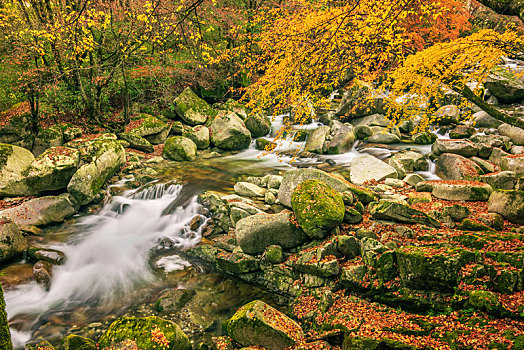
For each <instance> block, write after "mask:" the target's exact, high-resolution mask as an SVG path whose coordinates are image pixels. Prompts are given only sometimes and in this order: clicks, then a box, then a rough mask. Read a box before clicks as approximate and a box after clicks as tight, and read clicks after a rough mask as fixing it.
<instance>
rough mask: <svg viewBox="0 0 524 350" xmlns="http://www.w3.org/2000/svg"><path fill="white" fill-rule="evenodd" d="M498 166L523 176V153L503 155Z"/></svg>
mask: <svg viewBox="0 0 524 350" xmlns="http://www.w3.org/2000/svg"><path fill="white" fill-rule="evenodd" d="M500 167H501V168H502V170H508V171H512V172H514V173H515V174H516V175H517V177H521V176H524V154H514V155H508V156H503V157H502V159H501V161H500Z"/></svg>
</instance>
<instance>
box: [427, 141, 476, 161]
mask: <svg viewBox="0 0 524 350" xmlns="http://www.w3.org/2000/svg"><path fill="white" fill-rule="evenodd" d="M431 152H432V153H433V154H435V155H437V156H439V155H441V154H442V153H453V154H459V155H461V156H464V157H473V156H476V155H477V152H478V150H477V146H476V145H475V144H474V143H473V142H471V141H466V140H437V141H435V143H434V144H433V146H431Z"/></svg>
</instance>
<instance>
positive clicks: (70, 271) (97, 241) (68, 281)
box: [5, 184, 205, 347]
mask: <svg viewBox="0 0 524 350" xmlns="http://www.w3.org/2000/svg"><path fill="white" fill-rule="evenodd" d="M182 188H183V186H181V185H167V184H156V185H153V186H149V187H147V188H144V189H137V190H130V191H126V192H124V194H123V195H121V196H115V197H113V198H112V199H111V201H110V202H109V203H107V204H106V205H105V206H104V207H103V209H102V210H101V211H100V212H99V213H98V214H96V215H91V216H88V217H85V218H82V219H81V220H80V222H79V223H78V224H77V225H76V226H75V233H74V234H73V235H71V239H70V241H69V242H68V243H66V244H63V245H60V246H55V247H54V248H57V249H60V250H61V251H63V252H64V253H65V254H66V256H67V261H66V263H65V264H64V265H62V266H55V268H54V269H53V278H52V282H51V287H50V289H49V290H48V291H46V290H45V289H44V288H43V287H42V286H40V285H37V284H36V283H31V284H26V285H22V286H19V287H18V288H16V289H14V290H10V291H6V293H5V298H6V304H7V313H8V315H9V317H10V318H11V319H13V318H15V317H17V316H20V315H22V316H23V315H31V316H32V317H31V319H33V320H35V321H34V323H36V322H38V319H39V318H41V317H42V316H43V315H46V314H49V313H55V312H61V311H67V310H72V309H73V308H75V307H77V306H85V305H90V306H94V307H95V306H100V305H104V304H110V303H114V302H115V301H117V300H119V299H125V298H126V297H129V296H130V295H131V294H132V293H133V292H134V291H136V290H137V288H140V287H141V286H144V285H145V284H146V283H152V282H153V281H154V279H155V275H154V273H153V271H152V269H151V267H150V264H149V260H150V254H151V251H152V250H153V249H155V248H157V247H159V241H166V240H168V241H169V242H170V248H175V249H184V248H189V247H192V246H194V245H196V244H197V243H198V242H199V241H200V239H201V231H200V230H201V229H200V228H198V229H197V230H196V231H192V230H191V229H190V221H191V219H192V218H193V217H195V216H197V215H201V214H200V213H201V206H200V204H198V203H197V201H196V196H195V195H193V197H192V198H191V199H190V200H189V201H187V202H186V203H185V205H184V206H179V207H176V208H175V209H173V210H170V211H169V213H167V214H166V213H165V212H164V211H165V209H166V208H168V207H169V206H170V204H172V203H173V201H175V200H176V199H177V197H178V196H179V194H180V193H181V191H182ZM204 220H205V217H203V216H202V220H201V221H202V222H203V221H204ZM179 263H180V264H182V265H184V264H185V263H186V262H183V261H182V262H179ZM34 323H33V324H31V325H29V324H26V325H24V326H23V327H22V328H23V329H16V330H13V332H12V333H13V338H14V339H13V341H14V343H15V344H14V345H15V347H19V346H23V345H24V343H25V342H26V341H28V340H29V339H30V337H31V327H32V326H33V325H34ZM18 328H19V327H18Z"/></svg>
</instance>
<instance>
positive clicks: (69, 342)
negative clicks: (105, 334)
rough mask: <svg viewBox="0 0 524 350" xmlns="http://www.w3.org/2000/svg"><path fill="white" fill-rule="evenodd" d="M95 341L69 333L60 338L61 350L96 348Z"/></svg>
mask: <svg viewBox="0 0 524 350" xmlns="http://www.w3.org/2000/svg"><path fill="white" fill-rule="evenodd" d="M97 348H98V347H97V346H96V343H95V342H94V341H92V340H91V339H88V338H84V337H81V336H79V335H76V334H70V335H68V336H67V337H65V338H64V339H63V340H62V350H97Z"/></svg>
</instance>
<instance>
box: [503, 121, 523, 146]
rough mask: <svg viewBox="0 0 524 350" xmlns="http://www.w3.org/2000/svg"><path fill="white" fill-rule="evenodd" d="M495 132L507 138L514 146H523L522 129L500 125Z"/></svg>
mask: <svg viewBox="0 0 524 350" xmlns="http://www.w3.org/2000/svg"><path fill="white" fill-rule="evenodd" d="M497 130H498V132H499V133H500V134H501V135H504V136H507V137H509V138H510V140H511V141H512V142H513V143H514V144H516V145H518V146H523V145H524V129H522V128H519V127H516V126H513V125H509V124H501V125H500V126H499V127H498V128H497Z"/></svg>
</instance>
